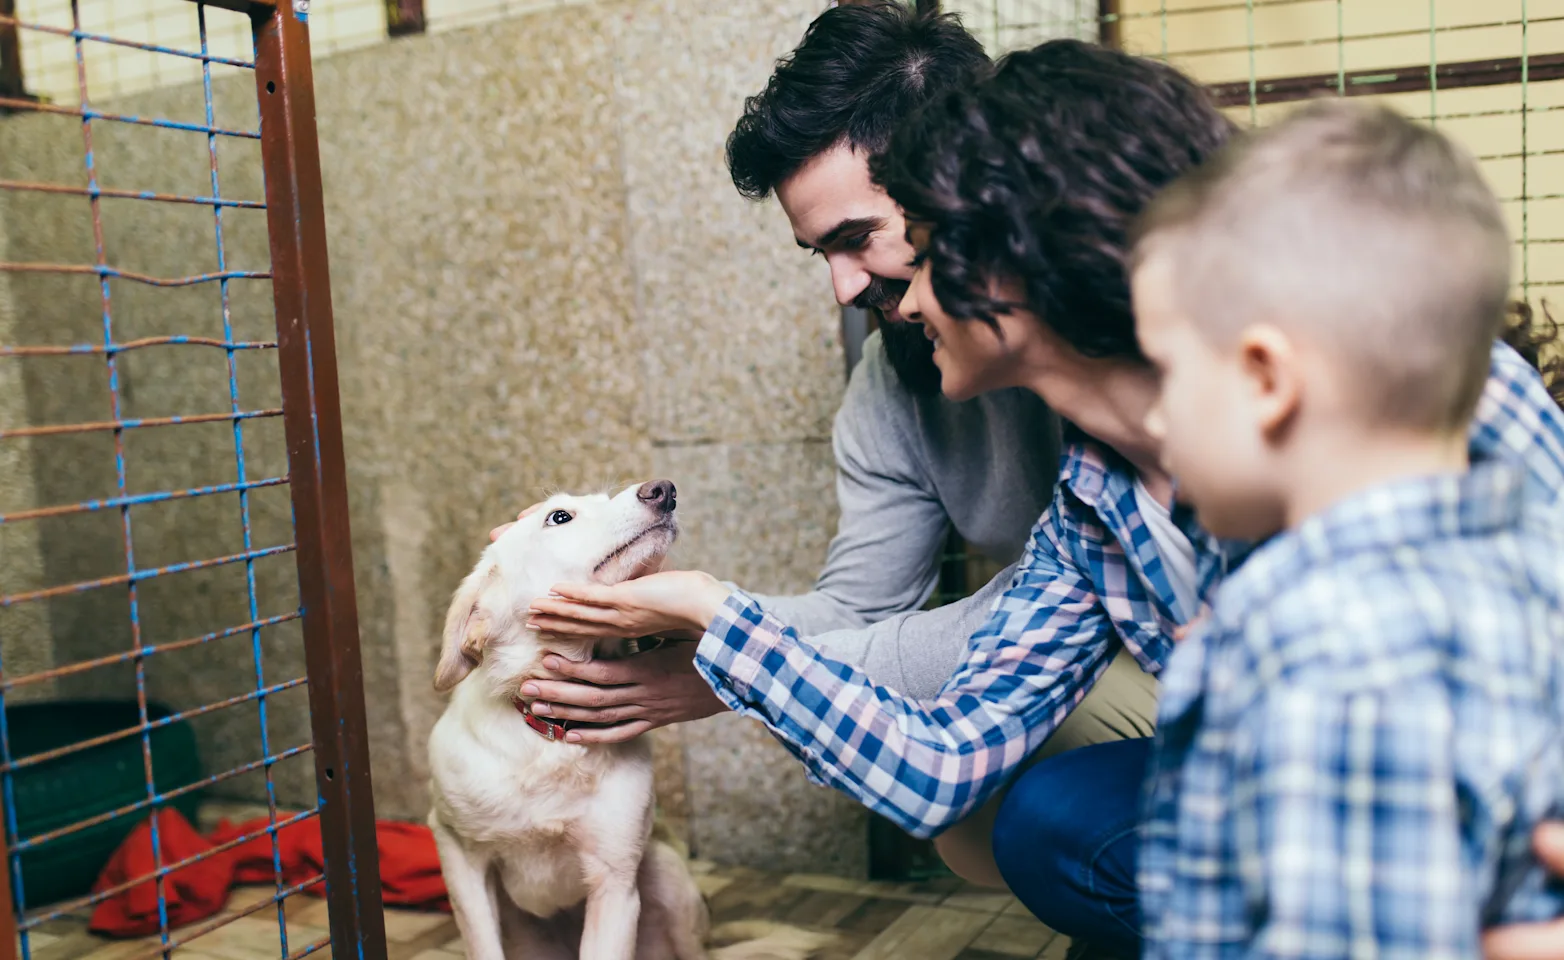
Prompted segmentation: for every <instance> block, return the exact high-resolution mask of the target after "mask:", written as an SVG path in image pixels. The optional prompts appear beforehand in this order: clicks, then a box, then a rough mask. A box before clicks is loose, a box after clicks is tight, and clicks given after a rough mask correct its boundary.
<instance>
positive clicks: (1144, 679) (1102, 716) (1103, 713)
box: [934, 650, 1157, 889]
mask: <svg viewBox="0 0 1564 960" xmlns="http://www.w3.org/2000/svg"><path fill="white" fill-rule="evenodd" d="M1156 717H1157V681H1156V678H1155V677H1152V676H1151V675H1150V674H1148V673H1146V672H1145V671H1144V670H1142V669H1141V668H1140V664H1139V663H1137V662H1136V661H1135V658H1134V657H1132V656H1130V654H1129V653H1128V652H1127V651H1124V650H1120V651H1119V655H1118V656H1116V657H1114V658H1113V662H1112V663H1110V664H1109V665H1108V669H1107V671H1106V672H1105V673H1104V674H1103V675H1102V679H1101V680H1098V681H1097V685H1096V686H1095V687H1093V688H1092V691H1091V693H1089V694H1087V695H1086V699H1085V700H1082V701H1081V704H1080V706H1078V707H1076V708H1075V709H1074V710H1072V711H1071V712H1070V715H1069V716H1068V717H1066V718H1065V721H1064V723H1062V724H1060V725H1059V729H1057V730H1055V731H1054V732H1053V735H1052V736H1050V737H1049V738H1048V739H1047V740H1044V741H1043V743H1042V746H1040V747H1038V748H1037V750H1036V751H1034V752H1033V753H1032V755H1031V756H1030V757H1027V758H1026V762H1025V763H1024V764H1023V765H1022V767H1021V769H1022V770H1025V769H1026V768H1027V767H1030V766H1031V765H1032V764H1034V763H1036V762H1037V761H1039V760H1043V759H1046V758H1048V757H1052V756H1055V755H1057V754H1061V753H1064V752H1065V751H1066V750H1074V749H1075V748H1076V747H1085V746H1090V745H1091V744H1094V743H1107V742H1108V741H1110V740H1128V739H1131V738H1134V737H1149V736H1151V734H1152V731H1153V729H1154V726H1155V722H1156ZM1007 792H1008V789H1007V790H1001V791H1000V792H998V793H996V794H995V795H994V796H992V797H990V798H989V799H988V802H987V803H985V804H984V805H983V806H982V807H981V808H979V809H978V811H977V812H976V813H974V814H973V815H972V816H970V817H968V818H967V819H965V820H963V821H961V822H960V823H958V824H956V825H955V826H952V827H951V828H950V829H948V830H946V831H945V832H944V833H942V834H940V835H939V837H937V838H936V839H935V841H934V848H935V849H936V850H938V851H939V855H940V857H941V858H943V859H944V861H945V865H946V866H948V867H950V869H951V870H953V871H955V873H956V875H957V876H959V877H961V878H962V879H964V880H967V881H968V882H970V883H976V884H981V885H983V886H986V887H997V888H999V889H1004V887H1005V881H1004V879H1003V878H1001V877H1000V875H999V867H998V866H996V865H995V863H994V848H993V833H994V818H995V817H996V816H998V815H999V805H1000V804H1001V803H1003V802H1004V799H1005V794H1006V793H1007Z"/></svg>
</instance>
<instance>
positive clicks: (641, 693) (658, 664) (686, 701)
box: [521, 643, 723, 743]
mask: <svg viewBox="0 0 1564 960" xmlns="http://www.w3.org/2000/svg"><path fill="white" fill-rule="evenodd" d="M694 654H695V650H694V648H693V647H692V646H691V645H690V644H688V643H670V644H666V645H664V646H662V647H659V648H658V649H656V650H650V651H647V652H646V653H638V654H636V655H635V656H633V657H626V658H625V659H623V660H588V661H587V662H585V663H576V662H574V661H572V660H567V659H565V658H564V657H561V656H548V657H545V658H544V660H543V666H544V668H545V669H548V670H550V671H552V672H553V673H556V674H559V675H560V676H562V677H565V678H566V679H564V680H529V681H527V682H526V683H525V684H523V685H522V688H521V692H522V695H523V696H528V697H535V698H536V699H535V700H533V701H532V712H533V713H535V714H537V715H538V716H540V717H548V718H549V719H551V720H576V721H586V722H587V723H599V724H605V726H601V727H587V728H583V729H575V730H571V731H569V732H568V733H566V734H565V740H566V741H568V742H570V743H623V742H624V741H626V740H631V739H634V738H635V737H639V736H640V735H641V734H643V733H645V732H646V731H648V730H651V729H654V728H656V727H662V726H667V725H668V724H670V723H682V722H683V721H685V720H699V719H700V718H702V717H709V716H711V715H712V714H714V713H719V712H721V711H722V709H723V706H722V701H720V700H718V699H717V695H716V694H714V693H712V692H711V687H709V686H707V685H706V681H705V679H703V678H702V677H701V675H700V674H699V673H697V672H696V671H695V662H694V660H693V659H692V657H693V656H694Z"/></svg>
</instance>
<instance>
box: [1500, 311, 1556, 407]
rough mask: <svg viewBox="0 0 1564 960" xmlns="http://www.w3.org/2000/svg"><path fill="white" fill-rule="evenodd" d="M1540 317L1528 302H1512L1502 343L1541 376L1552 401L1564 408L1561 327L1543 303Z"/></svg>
mask: <svg viewBox="0 0 1564 960" xmlns="http://www.w3.org/2000/svg"><path fill="white" fill-rule="evenodd" d="M1541 313H1542V316H1541V317H1538V316H1537V312H1536V311H1533V310H1532V308H1531V304H1529V303H1526V302H1525V301H1522V300H1516V301H1513V302H1511V303H1510V305H1509V308H1508V309H1507V310H1506V312H1505V315H1504V329H1503V330H1502V331H1501V332H1500V334H1499V339H1500V340H1503V341H1504V342H1505V343H1507V344H1509V345H1510V346H1511V347H1513V348H1514V349H1515V352H1516V353H1518V354H1520V355H1521V356H1522V357H1524V358H1525V359H1526V362H1527V363H1529V364H1531V365H1532V366H1533V367H1535V368H1536V369H1537V372H1538V373H1540V374H1542V382H1543V385H1544V386H1546V387H1547V388H1548V393H1550V394H1552V396H1553V401H1554V402H1555V403H1557V404H1558V405H1559V406H1560V407H1564V343H1561V342H1560V337H1559V325H1558V323H1557V322H1556V321H1555V320H1554V319H1553V314H1552V312H1551V311H1549V310H1548V303H1547V301H1546V300H1544V301H1543V302H1542V310H1541ZM1548 354H1551V356H1550V355H1548Z"/></svg>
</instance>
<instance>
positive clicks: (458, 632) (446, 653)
mask: <svg viewBox="0 0 1564 960" xmlns="http://www.w3.org/2000/svg"><path fill="white" fill-rule="evenodd" d="M493 579H494V569H493V568H492V567H490V568H489V569H487V570H474V571H473V572H472V573H470V574H468V575H467V579H465V580H463V581H462V585H461V586H460V587H457V588H456V596H455V597H454V598H453V599H452V600H451V609H450V610H449V611H448V612H447V613H446V615H445V637H444V640H443V641H442V642H441V645H440V663H439V665H438V666H436V667H435V670H434V688H435V689H436V690H438V691H440V692H441V693H444V692H445V691H447V690H449V689H451V688H452V687H454V686H456V685H457V684H458V683H460V682H461V681H462V679H463V678H464V677H466V676H467V674H469V673H472V669H473V667H476V666H477V665H478V664H479V662H481V661H482V660H483V647H484V644H486V643H488V642H489V632H490V631H489V626H490V623H489V615H488V614H487V613H485V612H484V611H483V610H482V609H481V608H480V607H479V601H480V600H482V598H483V592H484V591H485V590H486V589H488V586H489V584H490V582H491V581H492V580H493Z"/></svg>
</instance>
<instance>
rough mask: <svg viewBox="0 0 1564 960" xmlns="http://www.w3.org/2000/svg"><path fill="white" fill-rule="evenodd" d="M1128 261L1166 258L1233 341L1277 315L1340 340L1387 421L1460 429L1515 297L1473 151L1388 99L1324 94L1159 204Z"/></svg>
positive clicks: (1203, 317) (1278, 320)
mask: <svg viewBox="0 0 1564 960" xmlns="http://www.w3.org/2000/svg"><path fill="white" fill-rule="evenodd" d="M1133 240H1134V243H1135V246H1134V253H1133V256H1132V259H1131V267H1132V269H1133V268H1134V266H1135V265H1137V264H1138V263H1139V262H1141V261H1142V260H1144V259H1145V258H1146V257H1148V256H1151V255H1153V254H1155V255H1158V256H1167V257H1169V258H1170V266H1171V268H1172V271H1173V284H1174V296H1175V297H1176V298H1177V300H1178V306H1179V308H1180V309H1181V310H1182V312H1183V313H1185V314H1186V315H1187V316H1188V317H1189V318H1190V319H1191V321H1192V322H1194V323H1196V324H1197V325H1198V326H1199V327H1200V328H1201V329H1202V330H1203V331H1204V332H1206V333H1207V334H1209V335H1211V336H1213V337H1216V338H1223V337H1227V336H1231V335H1233V334H1236V333H1237V332H1238V331H1239V330H1241V329H1242V328H1243V327H1245V326H1247V325H1249V324H1252V323H1271V324H1275V325H1277V326H1280V327H1282V328H1283V329H1285V330H1287V331H1288V332H1289V333H1296V334H1298V335H1299V336H1300V337H1302V338H1304V339H1306V340H1307V341H1308V342H1309V343H1311V344H1313V345H1316V346H1322V347H1324V348H1325V349H1327V350H1330V351H1331V352H1332V353H1333V355H1334V356H1335V357H1338V358H1339V359H1340V362H1341V364H1342V366H1343V368H1344V373H1345V376H1346V377H1347V378H1348V382H1350V383H1353V384H1355V385H1356V386H1357V387H1358V388H1359V389H1360V391H1361V393H1360V395H1359V396H1360V398H1361V400H1362V402H1363V405H1364V406H1363V409H1364V411H1365V414H1366V415H1368V416H1371V417H1374V418H1375V421H1376V423H1378V424H1382V425H1386V426H1398V427H1406V428H1412V429H1434V430H1456V429H1460V428H1463V427H1464V425H1465V424H1466V423H1467V422H1468V421H1469V420H1470V418H1471V416H1472V414H1473V411H1474V410H1475V408H1476V405H1477V400H1478V397H1479V396H1480V395H1481V393H1482V389H1483V384H1484V382H1485V381H1486V379H1487V375H1488V356H1489V351H1490V349H1491V347H1492V344H1493V341H1494V338H1495V337H1496V336H1498V334H1499V333H1500V331H1501V328H1502V325H1503V322H1504V314H1505V308H1506V304H1507V302H1508V298H1509V289H1510V270H1511V261H1510V258H1511V243H1510V236H1509V231H1508V230H1507V228H1506V226H1505V221H1504V215H1503V213H1502V212H1501V210H1500V207H1499V202H1498V200H1497V198H1496V197H1495V196H1494V194H1493V191H1492V190H1491V189H1489V187H1488V185H1487V183H1486V182H1485V181H1484V179H1483V177H1482V173H1481V171H1480V170H1479V169H1478V165H1477V161H1476V160H1475V159H1474V158H1473V157H1472V156H1471V154H1469V153H1468V152H1467V151H1466V150H1464V149H1463V148H1461V147H1459V146H1457V145H1456V144H1455V143H1453V142H1452V141H1451V140H1450V139H1449V138H1447V137H1445V136H1444V135H1442V134H1440V133H1439V132H1437V131H1435V130H1433V129H1432V128H1430V127H1427V126H1424V125H1422V124H1419V123H1414V122H1413V121H1411V120H1409V119H1407V118H1406V117H1403V116H1402V115H1400V114H1399V113H1396V112H1395V111H1394V110H1391V109H1389V108H1387V107H1383V106H1378V105H1371V104H1365V103H1355V102H1352V101H1350V100H1344V99H1331V100H1319V101H1315V102H1312V103H1310V104H1308V105H1307V106H1304V107H1302V108H1301V109H1299V110H1298V111H1296V112H1295V113H1293V114H1291V115H1290V116H1288V117H1287V118H1286V119H1285V120H1282V121H1281V122H1279V123H1277V124H1275V125H1273V126H1271V127H1268V128H1266V129H1264V130H1260V131H1257V132H1254V133H1251V134H1249V135H1246V136H1244V137H1241V138H1240V139H1239V140H1238V141H1236V142H1235V143H1234V144H1233V145H1232V146H1231V147H1229V148H1227V149H1226V150H1225V151H1223V152H1222V153H1221V154H1219V155H1218V156H1217V157H1216V158H1214V159H1213V160H1212V161H1211V162H1210V163H1208V164H1206V165H1205V166H1202V167H1200V168H1197V169H1196V170H1195V171H1193V172H1192V173H1191V174H1190V175H1188V176H1186V177H1184V178H1183V179H1181V180H1179V181H1178V182H1176V183H1175V184H1174V185H1173V186H1171V187H1170V188H1169V189H1168V190H1166V191H1165V192H1163V193H1162V194H1161V195H1159V196H1158V197H1157V199H1156V200H1155V201H1153V203H1152V204H1151V205H1150V206H1149V207H1148V208H1147V210H1146V211H1145V212H1144V214H1143V215H1142V217H1141V219H1140V221H1139V223H1138V224H1137V226H1136V230H1135V233H1134V236H1133Z"/></svg>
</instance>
